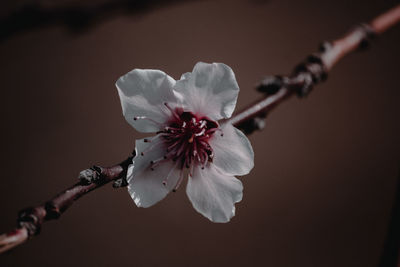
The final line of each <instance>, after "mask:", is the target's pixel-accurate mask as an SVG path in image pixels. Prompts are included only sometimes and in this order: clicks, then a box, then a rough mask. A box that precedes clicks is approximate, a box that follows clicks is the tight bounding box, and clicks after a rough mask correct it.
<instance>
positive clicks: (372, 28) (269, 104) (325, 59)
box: [228, 5, 400, 133]
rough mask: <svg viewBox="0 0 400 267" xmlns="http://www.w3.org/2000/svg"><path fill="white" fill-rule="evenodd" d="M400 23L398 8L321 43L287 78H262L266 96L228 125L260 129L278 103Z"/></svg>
mask: <svg viewBox="0 0 400 267" xmlns="http://www.w3.org/2000/svg"><path fill="white" fill-rule="evenodd" d="M399 21H400V5H397V6H395V7H394V8H392V9H390V10H389V11H387V12H385V13H383V14H381V15H379V16H378V17H376V18H375V19H373V20H372V21H371V23H369V24H360V25H357V26H356V27H354V28H353V29H352V30H351V31H350V32H349V33H347V34H346V35H344V36H343V37H342V38H339V39H337V40H335V41H333V42H324V43H322V44H321V46H320V49H319V52H318V53H315V54H312V55H310V56H308V57H307V58H306V60H305V61H304V62H302V63H301V64H299V65H298V66H297V67H296V68H295V69H294V71H293V73H292V74H291V75H290V76H270V77H267V78H265V79H264V80H263V81H262V82H261V83H260V85H259V86H258V88H257V89H258V90H259V91H260V92H263V93H265V94H266V95H267V97H265V96H264V97H262V98H261V99H259V100H258V101H256V102H254V103H252V104H251V105H249V106H248V107H247V108H245V109H244V110H243V111H241V112H239V113H238V114H237V115H235V116H233V117H232V118H231V119H230V120H229V121H228V122H230V123H232V124H234V125H235V126H236V127H238V128H240V129H242V130H243V131H244V132H246V133H251V132H253V131H254V130H257V129H262V128H263V126H264V123H263V120H262V118H265V117H266V115H267V114H268V113H269V112H270V111H271V110H272V109H273V108H274V107H276V106H277V105H278V104H279V103H281V102H282V101H283V100H285V99H287V98H288V97H290V96H292V95H294V94H297V95H298V96H300V97H303V96H306V95H308V94H309V93H310V91H311V89H312V88H313V86H314V85H316V84H318V83H319V82H322V81H324V80H325V79H326V78H327V74H328V72H329V71H330V70H331V69H332V67H333V66H334V65H335V64H336V63H337V62H338V61H339V60H340V59H342V58H343V57H344V56H345V55H347V54H349V53H351V52H353V51H355V50H358V49H364V48H366V47H368V45H369V43H370V41H371V40H372V39H373V38H374V37H375V36H377V35H379V34H381V33H383V32H384V31H386V30H387V29H389V28H390V27H392V26H394V25H395V24H396V23H398V22H399Z"/></svg>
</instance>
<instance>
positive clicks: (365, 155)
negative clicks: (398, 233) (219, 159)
mask: <svg viewBox="0 0 400 267" xmlns="http://www.w3.org/2000/svg"><path fill="white" fill-rule="evenodd" d="M396 3H398V1H395V0H385V1H382V0H370V1H364V0H354V1H348V0H335V1H317V0H301V1H300V0H299V1H289V0H280V1H278V0H269V1H255V0H218V1H177V0H176V1H168V0H164V1H161V0H159V1H155V0H153V1H112V0H90V1H73V0H59V1H49V0H43V1H22V0H20V1H16V0H3V1H2V8H1V10H0V18H1V19H0V21H1V26H0V30H1V34H0V68H1V71H0V79H1V85H2V89H1V105H0V120H1V125H2V127H1V138H0V147H1V151H2V152H1V154H0V155H1V160H0V169H1V177H0V214H1V216H0V217H1V219H0V232H5V231H9V230H11V229H12V228H13V227H14V226H15V220H16V215H17V212H18V211H19V210H20V209H22V208H24V207H27V206H31V205H36V204H39V203H42V202H43V201H45V200H47V199H49V198H51V197H52V196H53V195H55V194H56V193H58V192H59V191H61V190H62V189H64V188H66V187H67V186H70V185H72V184H73V183H75V182H76V179H77V178H76V177H77V176H78V173H79V172H80V171H81V170H83V169H86V168H88V167H90V166H91V165H93V164H97V165H101V166H108V165H112V164H115V163H118V162H119V161H121V160H123V159H125V158H126V157H127V156H128V155H129V153H130V152H131V151H132V150H133V148H134V141H135V139H136V138H139V137H142V136H143V135H140V134H138V133H137V132H135V130H134V129H133V128H131V126H129V125H128V123H126V122H125V120H124V118H123V116H122V112H121V106H120V102H119V97H118V94H117V90H116V88H115V86H114V83H115V81H116V80H117V79H118V78H119V77H120V76H121V75H123V74H125V73H126V72H128V71H130V70H131V69H133V68H154V69H161V70H163V71H165V72H166V73H168V74H170V75H171V76H172V77H174V78H175V79H179V77H180V75H181V74H182V73H184V72H188V71H191V70H192V68H193V66H194V65H195V63H196V62H198V61H204V62H223V63H225V64H227V65H229V66H231V67H232V69H233V70H234V72H235V74H236V77H237V80H238V83H239V86H240V87H241V92H240V95H239V100H238V108H239V109H240V108H241V107H244V106H246V105H247V104H249V103H250V102H252V101H254V100H255V99H256V98H258V97H259V95H258V93H257V92H256V91H255V90H254V87H255V85H256V84H257V83H258V82H259V81H260V80H261V79H262V78H263V77H264V75H268V74H287V73H288V72H290V71H291V70H292V68H293V67H294V66H295V65H296V64H297V63H298V62H299V61H301V60H302V59H303V58H305V56H306V55H308V54H310V53H312V52H314V51H316V50H317V47H318V44H319V43H320V42H321V41H323V40H331V39H334V38H337V37H339V36H341V35H342V34H344V33H345V32H346V31H347V30H348V29H349V28H350V27H352V26H353V25H354V24H356V23H358V22H364V21H368V20H370V19H372V18H373V17H374V16H376V15H378V14H380V13H381V12H383V11H385V10H387V9H389V8H391V7H392V6H394V5H395V4H396ZM399 43H400V26H397V27H396V28H393V29H392V30H390V31H389V32H387V33H385V34H384V35H382V36H381V37H380V38H379V39H378V40H376V41H375V42H374V43H373V45H372V47H371V49H369V50H367V51H365V52H358V53H356V54H352V55H350V56H349V57H347V58H345V59H344V60H343V61H341V62H340V63H339V65H338V66H336V67H335V68H334V69H333V71H332V72H331V73H330V74H329V78H328V80H327V82H326V83H324V84H321V85H320V86H318V87H316V88H315V89H314V91H313V92H312V93H311V94H310V95H309V96H308V97H307V98H305V99H301V100H299V99H296V98H293V99H290V100H289V101H287V102H285V103H283V104H282V105H280V106H279V107H278V108H277V109H276V110H275V111H274V112H273V113H271V114H270V116H269V117H268V118H267V123H266V128H265V129H264V130H263V131H261V132H256V133H254V134H252V135H251V136H250V140H251V142H252V145H253V148H254V150H255V168H254V169H253V171H252V172H251V173H250V174H249V175H247V176H245V177H242V178H241V180H242V181H243V183H244V186H245V189H244V198H243V201H242V202H240V203H239V204H237V205H236V207H237V213H236V216H235V217H234V218H233V219H232V221H231V222H230V223H228V224H214V223H211V222H209V221H208V220H207V219H205V218H204V217H203V216H201V215H200V214H198V213H197V212H196V211H195V210H194V209H193V208H192V206H191V203H190V202H189V200H188V199H187V197H186V194H185V190H184V187H181V189H180V190H178V192H177V193H175V194H170V195H169V196H168V197H167V198H166V199H165V200H164V201H162V202H160V203H158V204H157V205H155V206H154V207H151V208H149V209H139V208H137V207H136V206H135V205H134V203H133V201H132V200H131V198H130V196H129V195H128V193H127V192H126V189H119V190H115V189H112V188H111V186H106V187H104V188H101V189H99V190H97V191H95V192H92V193H90V194H89V195H87V196H85V197H84V198H82V199H81V200H79V201H78V202H77V203H75V204H74V205H73V206H72V207H71V208H70V209H69V210H68V211H67V212H66V213H65V214H64V215H63V216H62V217H61V219H60V220H58V221H52V222H48V223H46V224H45V225H44V226H43V229H42V232H41V234H40V236H38V237H36V238H34V239H33V240H31V241H29V242H27V243H26V244H25V245H23V246H21V247H19V248H17V249H15V250H13V251H11V252H10V253H7V254H5V255H1V256H0V266H138V267H139V266H176V267H177V266H230V267H233V266H274V267H284V266H364V267H365V266H378V263H379V261H380V256H381V254H382V249H383V245H384V240H385V237H386V233H387V229H388V225H389V221H390V218H391V209H392V205H393V201H394V198H395V191H396V181H397V178H398V176H399V166H400V164H399V162H400V155H399V151H400V150H399V149H400V141H399V136H400V124H399V115H400V105H399V100H400V90H399V89H400V87H399V83H398V77H399V74H400V72H399V62H400V52H399Z"/></svg>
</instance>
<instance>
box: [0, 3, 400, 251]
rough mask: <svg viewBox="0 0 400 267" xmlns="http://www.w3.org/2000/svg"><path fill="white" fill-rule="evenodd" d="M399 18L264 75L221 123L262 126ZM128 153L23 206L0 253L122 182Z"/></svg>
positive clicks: (392, 14)
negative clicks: (289, 68)
mask: <svg viewBox="0 0 400 267" xmlns="http://www.w3.org/2000/svg"><path fill="white" fill-rule="evenodd" d="M399 21H400V5H398V6H396V7H394V8H393V9H391V10H389V11H388V12H386V13H384V14H382V15H380V16H378V17H377V18H375V19H374V20H372V21H371V23H370V24H360V25H358V26H357V27H355V28H353V29H352V30H351V31H350V32H349V33H348V34H346V35H345V36H344V37H342V38H340V39H337V40H335V41H333V42H330V43H328V42H325V43H323V44H322V45H321V47H320V51H319V52H318V53H315V54H313V55H311V56H309V57H307V59H306V60H305V61H304V62H302V63H301V64H300V65H298V66H297V67H296V68H295V69H294V71H293V73H292V75H290V76H271V77H267V78H265V79H264V80H263V81H262V82H261V83H260V85H259V86H258V87H257V89H258V90H259V91H260V92H263V93H264V94H266V96H264V97H262V98H261V99H260V100H258V101H256V102H255V103H253V104H251V105H249V106H248V107H247V108H245V109H244V110H243V111H241V112H239V113H237V114H236V115H234V116H233V117H232V118H231V119H229V120H226V121H225V123H232V124H233V125H235V126H236V127H238V128H240V129H242V130H243V131H244V132H245V133H247V134H249V133H251V132H253V131H254V130H257V129H262V128H263V125H264V121H263V118H265V117H266V115H267V114H268V113H269V112H270V111H271V110H272V109H273V108H274V107H276V106H277V105H278V104H280V103H281V102H282V101H283V100H285V99H287V98H288V97H290V96H292V95H294V94H297V95H298V96H300V97H303V96H306V95H307V94H308V93H309V92H310V91H311V89H312V87H313V86H314V85H316V84H318V83H319V82H321V81H324V80H325V79H326V77H327V73H328V72H329V71H330V70H331V68H332V67H333V66H334V65H335V64H336V63H337V62H338V61H339V60H340V59H341V58H343V57H344V56H345V55H347V54H349V53H350V52H353V51H355V50H357V49H359V48H365V47H366V46H368V44H369V42H370V41H371V39H372V38H373V37H374V36H376V35H378V34H381V33H383V32H384V31H386V30H387V29H389V28H390V27H392V26H393V25H395V24H396V23H398V22H399ZM132 158H133V156H130V157H128V158H127V159H126V160H124V161H123V162H121V163H120V164H118V165H115V166H113V167H109V168H102V167H97V166H94V167H92V168H90V169H87V170H84V171H82V172H81V174H80V181H79V182H78V183H77V184H75V185H73V186H72V187H70V188H68V189H66V190H64V191H63V192H61V193H60V194H58V195H57V196H56V197H54V198H53V199H51V200H50V201H47V202H46V203H44V204H42V205H39V206H37V207H33V208H28V209H25V210H22V211H21V212H20V213H19V216H18V220H17V222H18V227H17V228H16V229H15V230H13V231H11V232H9V233H7V234H3V235H1V236H0V253H3V252H5V251H7V250H9V249H11V248H13V247H16V246H18V245H20V244H22V243H23V242H25V241H26V240H28V239H29V238H31V237H33V236H35V235H37V234H39V233H40V229H41V226H42V224H43V223H44V222H45V221H48V220H53V219H57V218H59V217H60V216H61V214H62V213H63V212H64V211H65V210H66V209H67V208H68V207H70V206H71V205H72V204H73V203H74V202H75V201H76V200H77V199H79V198H80V197H82V196H84V195H85V194H87V193H89V192H91V191H93V190H95V189H97V188H99V187H101V186H103V185H105V184H108V183H109V182H111V181H114V186H115V187H120V186H125V185H126V180H125V177H126V172H127V169H128V166H129V163H130V162H131V160H132Z"/></svg>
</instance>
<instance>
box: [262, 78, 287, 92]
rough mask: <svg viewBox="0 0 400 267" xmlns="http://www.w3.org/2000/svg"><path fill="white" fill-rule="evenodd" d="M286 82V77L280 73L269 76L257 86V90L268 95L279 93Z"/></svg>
mask: <svg viewBox="0 0 400 267" xmlns="http://www.w3.org/2000/svg"><path fill="white" fill-rule="evenodd" d="M284 84H285V82H284V79H283V77H282V76H280V75H273V76H267V77H265V78H264V79H263V80H262V81H261V83H260V84H259V85H258V86H257V91H259V92H262V93H264V94H267V95H273V94H275V93H277V92H278V91H279V90H280V89H281V88H282V87H283V86H284Z"/></svg>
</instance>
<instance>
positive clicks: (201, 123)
mask: <svg viewBox="0 0 400 267" xmlns="http://www.w3.org/2000/svg"><path fill="white" fill-rule="evenodd" d="M164 104H165V106H166V107H167V108H168V110H169V111H170V113H171V119H170V120H169V122H168V123H167V124H168V125H167V126H164V129H162V130H161V131H159V132H157V135H156V136H155V137H153V138H149V139H148V138H145V139H144V142H146V143H148V142H151V143H153V141H154V139H155V138H157V139H158V140H160V141H161V142H162V143H164V145H165V146H166V151H165V154H164V156H163V157H161V158H159V159H154V160H152V161H150V166H149V168H150V169H151V170H154V169H155V168H156V167H157V165H159V164H160V163H162V162H165V161H167V160H172V161H174V162H176V163H175V164H174V167H173V168H179V169H180V172H179V173H180V174H179V181H178V183H177V184H176V186H175V187H174V189H173V191H176V189H177V188H178V187H179V185H180V184H181V182H182V180H183V173H184V172H183V168H184V167H186V168H190V172H192V170H193V169H192V168H193V166H194V165H195V164H200V165H201V168H202V169H204V167H205V165H206V164H207V162H212V160H213V157H214V153H213V149H212V148H211V146H210V144H209V140H210V138H211V137H212V136H213V135H214V133H215V132H216V131H221V129H220V128H219V125H218V123H217V122H215V121H213V120H211V119H209V118H207V117H201V116H197V115H196V114H194V113H192V112H187V111H183V109H182V108H175V109H173V108H171V107H170V106H169V105H168V103H164ZM133 119H134V120H138V119H146V120H149V121H151V122H153V123H154V124H157V125H160V126H161V123H159V122H157V121H155V120H153V119H150V118H148V117H146V116H139V117H134V118H133ZM221 136H223V133H222V131H221ZM154 142H155V143H153V144H151V145H149V146H148V147H147V148H146V149H145V150H144V151H141V156H144V155H145V154H146V153H147V152H149V151H151V150H153V149H156V148H157V147H158V145H159V141H154ZM171 173H172V170H171V171H170V172H169V173H168V175H167V177H166V178H165V180H164V181H163V184H164V185H166V184H167V181H168V179H169V176H170V175H171Z"/></svg>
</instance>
